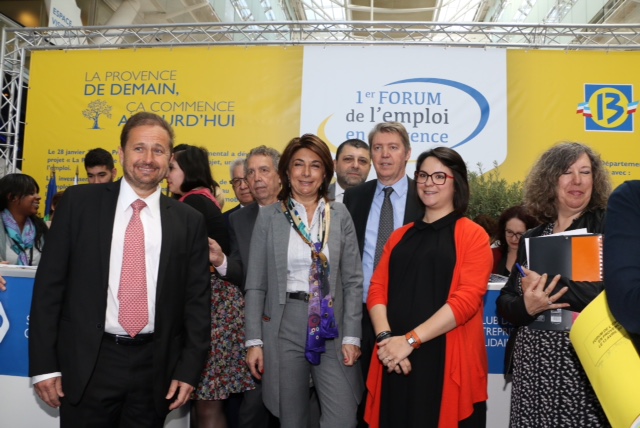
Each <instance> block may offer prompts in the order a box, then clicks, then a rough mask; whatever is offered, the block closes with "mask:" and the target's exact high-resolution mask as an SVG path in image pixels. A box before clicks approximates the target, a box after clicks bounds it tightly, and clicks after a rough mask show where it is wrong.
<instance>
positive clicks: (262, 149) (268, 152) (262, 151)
mask: <svg viewBox="0 0 640 428" xmlns="http://www.w3.org/2000/svg"><path fill="white" fill-rule="evenodd" d="M257 155H262V156H267V157H270V158H271V160H272V161H273V168H274V169H275V170H278V163H279V162H280V152H278V151H277V150H276V149H274V148H271V147H267V146H264V145H262V146H258V147H254V148H253V149H251V150H250V151H249V154H248V155H247V157H246V158H245V160H244V170H245V171H246V170H247V169H248V168H249V158H250V157H251V156H257Z"/></svg>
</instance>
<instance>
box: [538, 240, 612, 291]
mask: <svg viewBox="0 0 640 428" xmlns="http://www.w3.org/2000/svg"><path fill="white" fill-rule="evenodd" d="M529 241H530V242H529V261H530V264H531V267H530V269H532V270H534V271H535V272H538V273H540V274H543V273H546V274H548V275H549V280H551V278H553V276H554V275H557V274H560V275H562V276H563V277H565V278H569V279H571V280H573V281H590V282H597V281H602V235H599V234H594V235H547V236H540V237H536V238H531V239H530V240H529Z"/></svg>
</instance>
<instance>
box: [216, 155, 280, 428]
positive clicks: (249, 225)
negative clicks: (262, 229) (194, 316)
mask: <svg viewBox="0 0 640 428" xmlns="http://www.w3.org/2000/svg"><path fill="white" fill-rule="evenodd" d="M279 161H280V153H278V151H277V150H275V149H272V148H270V147H266V146H259V147H256V148H254V149H252V150H251V151H250V152H249V154H248V155H247V158H246V160H245V161H244V168H243V177H244V180H243V181H245V180H246V185H248V188H249V189H250V191H251V194H252V195H253V198H254V199H255V203H251V204H249V205H247V206H246V207H245V208H243V209H241V210H238V211H236V212H234V213H233V214H232V215H230V216H229V224H230V227H229V236H230V238H231V253H230V254H229V256H228V257H227V256H226V255H225V254H224V253H223V252H222V249H221V248H220V246H219V245H218V243H217V242H215V241H214V240H210V241H209V251H210V254H211V256H210V258H211V261H212V262H213V266H214V267H215V268H216V270H217V271H218V273H219V274H220V275H221V276H222V277H223V278H224V279H226V280H228V281H229V282H232V283H233V284H236V285H237V286H238V287H240V289H241V290H242V292H243V293H244V280H245V276H246V273H247V265H248V263H249V244H250V243H251V235H252V233H253V226H254V225H255V222H256V219H257V218H258V212H259V210H260V207H264V206H267V205H271V204H274V203H276V202H277V201H278V193H279V192H280V187H281V183H280V177H279V176H278V162H279ZM234 187H235V186H234ZM239 422H240V423H239V424H240V428H266V427H269V426H274V424H276V423H277V419H276V418H274V417H273V416H270V413H269V411H268V410H267V408H266V407H265V406H264V404H263V403H262V386H261V385H260V383H259V381H256V389H254V390H252V391H247V392H245V393H244V398H243V401H242V404H241V405H240V419H239ZM276 426H277V425H276Z"/></svg>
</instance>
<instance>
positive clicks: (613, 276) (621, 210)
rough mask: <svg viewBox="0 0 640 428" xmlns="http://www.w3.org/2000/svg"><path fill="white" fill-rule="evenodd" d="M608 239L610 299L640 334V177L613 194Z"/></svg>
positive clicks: (627, 326) (606, 277) (618, 314)
mask: <svg viewBox="0 0 640 428" xmlns="http://www.w3.org/2000/svg"><path fill="white" fill-rule="evenodd" d="M606 225H607V236H606V238H605V240H604V280H605V284H607V300H608V302H609V307H610V308H611V312H612V313H613V315H614V316H615V318H616V320H618V321H619V322H620V324H622V326H623V327H624V328H625V329H627V330H628V331H629V332H631V333H635V334H640V309H639V308H640V256H639V255H640V181H627V182H626V183H623V184H622V185H620V187H618V188H617V189H616V190H615V191H614V192H613V193H612V194H611V197H610V198H609V205H608V208H607V220H606Z"/></svg>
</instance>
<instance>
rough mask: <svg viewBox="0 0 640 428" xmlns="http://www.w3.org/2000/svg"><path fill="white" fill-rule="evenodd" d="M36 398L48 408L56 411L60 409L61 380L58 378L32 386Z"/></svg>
mask: <svg viewBox="0 0 640 428" xmlns="http://www.w3.org/2000/svg"><path fill="white" fill-rule="evenodd" d="M33 388H34V389H35V390H36V393H37V394H38V397H40V399H41V400H42V401H44V402H45V403H47V404H48V405H49V406H51V407H53V408H54V409H57V408H58V407H60V397H64V393H63V392H62V378H61V377H60V376H56V377H52V378H50V379H46V380H43V381H42V382H38V383H36V384H35V385H33Z"/></svg>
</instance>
